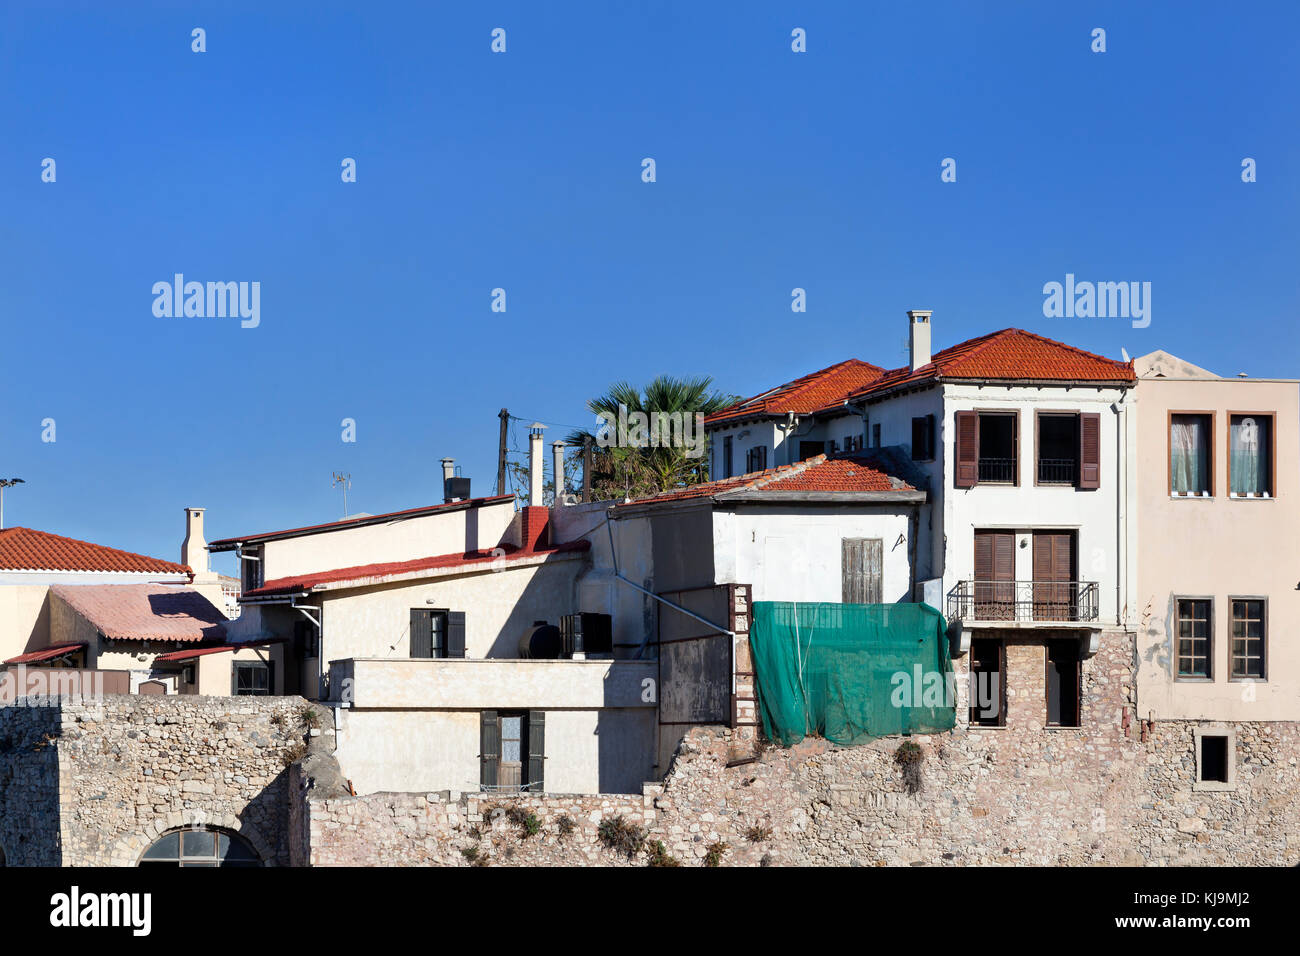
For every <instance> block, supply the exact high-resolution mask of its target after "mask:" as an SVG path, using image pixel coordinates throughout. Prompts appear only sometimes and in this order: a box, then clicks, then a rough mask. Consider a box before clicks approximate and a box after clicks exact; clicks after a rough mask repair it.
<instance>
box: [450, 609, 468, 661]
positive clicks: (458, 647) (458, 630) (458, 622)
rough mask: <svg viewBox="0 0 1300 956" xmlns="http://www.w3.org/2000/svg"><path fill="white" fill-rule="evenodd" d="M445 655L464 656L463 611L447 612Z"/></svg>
mask: <svg viewBox="0 0 1300 956" xmlns="http://www.w3.org/2000/svg"><path fill="white" fill-rule="evenodd" d="M447 656H448V657H464V656H465V612H464V611H448V612H447Z"/></svg>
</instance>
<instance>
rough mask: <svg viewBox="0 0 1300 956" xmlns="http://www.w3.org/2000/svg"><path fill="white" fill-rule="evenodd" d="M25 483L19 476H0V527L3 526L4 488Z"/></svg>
mask: <svg viewBox="0 0 1300 956" xmlns="http://www.w3.org/2000/svg"><path fill="white" fill-rule="evenodd" d="M25 484H27V482H25V481H23V480H22V479H21V478H0V528H3V527H4V526H5V489H6V488H12V487H13V486H14V485H25Z"/></svg>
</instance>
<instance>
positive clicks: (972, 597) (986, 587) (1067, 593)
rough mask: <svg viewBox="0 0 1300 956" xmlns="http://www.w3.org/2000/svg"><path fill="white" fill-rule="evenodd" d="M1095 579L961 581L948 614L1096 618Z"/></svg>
mask: <svg viewBox="0 0 1300 956" xmlns="http://www.w3.org/2000/svg"><path fill="white" fill-rule="evenodd" d="M1099 593H1100V587H1099V585H1098V583H1097V582H1096V581H958V582H957V585H956V587H954V588H953V589H952V590H951V591H949V592H948V617H949V619H953V618H959V619H961V620H963V621H1095V620H1097V599H1098V594H1099Z"/></svg>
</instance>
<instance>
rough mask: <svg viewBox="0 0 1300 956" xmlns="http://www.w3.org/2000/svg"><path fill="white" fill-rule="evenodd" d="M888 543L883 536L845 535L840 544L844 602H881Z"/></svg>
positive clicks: (841, 584) (841, 587)
mask: <svg viewBox="0 0 1300 956" xmlns="http://www.w3.org/2000/svg"><path fill="white" fill-rule="evenodd" d="M884 554H885V543H884V541H883V540H882V539H880V538H844V539H843V541H842V542H841V544H840V556H841V564H840V579H841V581H840V589H841V597H842V600H843V601H844V603H845V604H880V603H881V602H882V601H883V600H884V598H883V596H882V594H883V591H884V587H883V584H882V578H883V567H884Z"/></svg>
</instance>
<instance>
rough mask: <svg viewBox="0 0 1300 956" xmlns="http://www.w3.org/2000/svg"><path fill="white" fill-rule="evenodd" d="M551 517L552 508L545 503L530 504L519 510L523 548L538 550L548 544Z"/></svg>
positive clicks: (520, 538)
mask: <svg viewBox="0 0 1300 956" xmlns="http://www.w3.org/2000/svg"><path fill="white" fill-rule="evenodd" d="M550 518H551V509H550V508H547V507H545V506H543V505H536V506H534V505H529V506H528V507H527V508H521V509H520V510H519V546H520V547H521V548H523V550H525V551H536V550H537V549H538V548H545V547H546V546H547V543H548V542H549V540H550V535H548V534H547V525H548V524H549V522H550Z"/></svg>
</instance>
